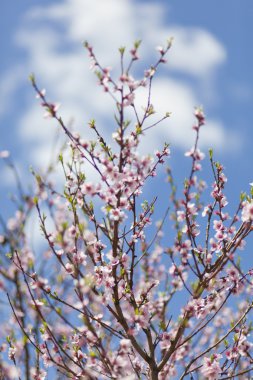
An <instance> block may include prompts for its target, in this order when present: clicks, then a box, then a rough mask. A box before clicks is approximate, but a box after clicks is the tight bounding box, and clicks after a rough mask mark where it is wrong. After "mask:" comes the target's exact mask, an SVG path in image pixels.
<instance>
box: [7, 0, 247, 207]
mask: <svg viewBox="0 0 253 380" xmlns="http://www.w3.org/2000/svg"><path fill="white" fill-rule="evenodd" d="M1 8H2V9H1V13H0V33H1V40H0V43H1V53H2V54H1V60H0V129H1V140H0V150H5V149H8V150H10V152H11V155H12V158H13V160H14V161H15V162H16V164H17V166H18V169H19V170H20V173H21V175H22V178H23V179H24V180H25V181H27V183H28V182H29V181H30V182H32V178H31V175H30V173H29V166H30V165H31V164H32V165H33V166H34V167H43V165H45V163H46V162H48V161H49V157H50V156H51V153H52V148H53V143H54V135H55V130H56V127H55V125H54V123H53V124H52V122H50V121H48V120H45V119H43V111H42V110H41V109H40V107H39V105H38V103H37V102H36V100H35V99H34V93H33V91H32V89H31V86H30V84H29V82H28V79H27V78H28V75H29V74H30V73H31V72H33V73H35V75H36V78H37V81H38V83H39V85H40V86H41V87H45V88H46V89H47V93H48V96H49V98H50V99H51V100H55V101H59V102H61V103H62V108H61V113H62V115H63V116H64V118H65V120H66V121H67V122H70V121H72V120H73V123H74V126H75V127H76V129H79V130H81V131H82V133H84V135H85V136H87V137H88V133H89V132H88V131H87V122H88V120H89V119H90V118H95V119H96V120H97V121H98V124H99V125H100V126H101V128H102V129H103V131H104V133H105V135H106V136H108V137H109V136H110V134H111V132H112V129H111V127H109V126H110V125H111V124H112V114H113V111H112V104H111V103H110V100H109V99H107V98H106V96H105V95H104V94H103V93H102V92H101V90H100V89H99V88H97V87H96V80H95V79H94V77H93V75H92V73H91V72H90V71H89V61H88V58H87V54H85V51H84V49H83V47H82V41H83V40H85V39H88V40H89V41H90V42H91V43H92V44H93V45H94V47H95V51H96V52H97V56H98V57H100V60H101V62H102V63H104V64H105V65H111V66H115V65H116V66H117V64H118V61H117V59H118V56H117V47H119V46H121V45H127V46H128V47H129V48H130V47H131V43H132V42H133V41H134V40H135V39H142V40H143V44H142V49H141V56H142V57H143V59H144V61H145V62H147V65H149V64H150V63H152V62H153V61H154V59H155V57H156V54H157V53H156V52H155V50H154V48H155V47H156V45H158V44H163V43H164V41H165V39H166V38H167V37H170V36H174V38H175V40H174V46H173V49H172V50H171V52H170V55H169V59H168V64H167V65H166V67H165V68H164V69H163V70H162V71H161V73H160V75H158V77H157V81H156V82H155V85H154V105H155V108H156V109H157V111H158V112H164V111H166V110H167V111H172V118H171V119H170V120H169V122H168V124H166V125H163V126H161V128H160V129H159V130H157V131H152V132H151V135H150V136H149V137H147V138H148V139H149V140H148V141H149V144H148V145H149V147H150V149H151V151H153V150H155V149H156V148H157V147H159V146H161V144H162V142H163V141H164V140H166V141H168V142H171V143H172V147H173V152H174V155H175V156H174V158H172V162H173V163H174V164H176V170H177V171H178V172H180V173H181V172H182V170H183V166H184V159H183V158H182V157H183V152H184V150H186V149H187V147H188V145H189V144H191V142H190V140H191V133H192V132H191V125H192V120H193V119H192V111H193V107H194V106H196V105H199V104H202V105H203V106H204V109H205V112H206V115H207V119H208V123H207V126H206V127H205V130H203V139H202V146H203V149H204V150H205V151H206V150H207V149H208V147H210V146H212V147H213V148H214V151H215V155H216V157H217V159H219V160H220V161H222V162H223V163H224V165H225V168H226V173H227V175H228V177H229V182H228V193H229V194H228V195H229V197H230V199H231V200H232V202H235V203H236V199H237V196H238V194H239V192H240V191H241V190H246V191H248V190H249V182H252V181H253V170H252V161H253V157H252V141H253V131H252V124H253V123H252V122H253V120H252V101H253V74H252V67H253V48H252V34H253V33H252V32H253V24H252V17H253V4H252V1H251V0H244V1H239V0H222V1H220V0H213V1H208V2H207V1H205V2H203V1H202V0H191V1H188V0H174V1H173V0H171V1H154V0H152V1H137V0H133V1H128V0H122V1H119V0H108V1H104V0H93V1H89V0H75V1H73V0H68V1H67V0H63V1H53V0H50V1H49V0H43V1H29V0H22V1H7V0H3V4H2V6H1ZM142 67H143V66H142ZM140 102H141V100H140ZM108 109H109V110H111V111H109V112H108ZM151 142H152V143H151ZM0 168H1V172H2V179H3V180H2V184H1V199H4V193H5V192H6V191H7V190H8V189H10V188H11V186H12V179H11V177H10V176H9V174H8V172H7V171H6V169H5V168H4V167H3V165H2V164H1V166H0ZM185 175H187V173H185V174H183V177H184V176H185ZM1 203H2V201H1ZM1 208H2V206H1ZM3 212H4V213H5V212H7V214H8V210H7V211H6V210H5V209H4V210H3Z"/></svg>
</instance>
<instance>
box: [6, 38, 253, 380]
mask: <svg viewBox="0 0 253 380" xmlns="http://www.w3.org/2000/svg"><path fill="white" fill-rule="evenodd" d="M171 44H172V40H168V41H167V43H166V46H165V47H158V49H157V50H158V59H157V61H156V62H155V64H153V65H151V66H150V67H149V68H148V69H147V70H146V71H145V72H144V75H143V77H142V78H141V79H135V78H134V77H133V76H132V69H133V67H134V65H135V64H136V63H137V61H138V60H139V46H140V41H137V42H136V43H135V44H134V46H133V48H132V49H131V50H130V54H129V55H128V54H127V52H126V49H125V48H123V47H122V48H120V49H119V54H120V73H119V74H118V75H115V77H114V76H113V75H112V73H111V69H110V68H107V67H103V66H102V65H101V64H100V62H99V61H98V60H97V58H96V56H95V54H94V51H93V48H92V46H90V45H89V43H85V47H86V49H87V51H88V54H89V56H90V59H91V63H92V65H91V66H92V69H93V71H94V73H95V75H96V76H97V78H98V82H99V85H100V86H101V87H102V88H103V90H104V91H105V92H106V93H107V94H108V95H109V96H110V97H111V98H112V99H113V102H114V104H115V116H114V119H113V118H112V124H114V125H116V128H115V130H114V132H113V134H112V139H111V141H107V139H106V138H105V137H104V136H103V134H101V132H100V130H101V128H99V126H97V124H96V121H95V120H91V121H90V123H89V127H90V128H91V129H92V131H93V133H94V140H93V141H87V140H86V139H85V138H84V137H83V136H81V135H79V134H78V133H77V132H74V131H72V130H71V129H70V128H68V127H67V126H66V124H65V122H64V120H63V119H62V117H61V116H60V111H59V105H58V104H56V103H53V102H51V101H49V100H48V97H47V94H46V91H45V90H41V89H40V87H39V86H38V85H37V82H36V80H35V77H34V76H33V75H32V76H31V78H30V79H31V83H32V86H33V88H34V90H35V91H36V94H37V98H38V99H39V101H40V103H41V105H42V107H43V108H44V110H45V113H46V116H49V117H51V118H53V119H55V121H56V122H57V124H58V125H59V126H60V128H61V129H62V130H63V132H64V133H65V134H66V136H67V139H68V152H66V151H64V152H62V153H60V154H59V163H60V165H61V167H62V172H63V175H64V185H63V186H62V189H61V190H60V191H59V190H57V186H55V185H53V183H52V181H51V179H50V176H49V175H48V173H44V174H39V173H36V172H35V171H34V172H33V175H34V178H35V181H36V185H35V187H34V189H33V190H32V191H30V192H27V191H24V189H23V185H22V182H21V181H20V180H19V178H18V174H17V172H16V171H15V166H14V165H13V163H12V161H11V158H10V157H9V155H8V152H6V151H3V152H2V153H1V157H2V159H3V160H5V162H6V164H7V165H9V166H11V167H12V169H13V170H14V173H15V175H16V178H17V184H18V191H17V196H16V198H15V203H16V205H17V211H16V213H15V215H14V216H13V217H12V218H10V219H9V220H7V221H6V222H5V221H4V220H1V226H2V232H1V235H0V243H1V266H0V275H1V277H0V286H1V294H2V296H1V299H2V305H1V311H2V321H3V322H2V326H1V356H0V374H1V375H0V378H1V379H26V380H31V379H34V380H43V379H73V380H77V379H83V380H84V379H87V380H95V379H97V380H100V379H115V380H118V379H125V380H134V379H150V380H151V379H152V380H158V379H159V380H166V379H210V380H212V379H213V380H214V379H223V380H225V379H235V378H238V379H250V378H251V374H252V370H253V358H252V351H253V350H252V345H253V342H252V337H251V330H252V322H251V318H252V311H251V309H252V292H253V286H252V275H253V269H251V267H250V263H245V264H243V265H242V264H241V262H240V257H241V250H242V249H243V248H244V246H245V244H246V237H247V236H248V235H249V233H250V232H251V230H252V221H253V200H252V194H253V192H252V191H251V194H249V195H247V194H245V193H242V194H241V195H240V199H239V202H237V204H234V205H233V207H234V213H233V214H231V215H230V214H229V213H228V211H227V209H226V207H227V205H228V201H227V199H226V196H225V187H226V182H227V178H226V176H225V174H224V169H223V166H222V165H221V164H220V163H219V162H216V161H215V159H214V157H213V151H212V150H211V149H210V150H209V152H208V155H209V163H210V165H209V166H210V171H211V172H212V178H210V181H209V183H206V182H205V181H204V180H203V179H201V174H200V173H201V168H202V167H201V163H202V160H203V159H204V158H205V154H204V153H203V152H201V151H200V149H199V137H200V135H201V130H202V128H205V116H204V112H203V110H202V109H201V108H200V107H198V108H196V109H195V111H194V114H195V124H194V125H193V127H192V128H193V133H194V134H195V143H194V146H193V147H192V148H190V150H189V151H188V152H186V153H185V156H186V157H187V158H186V160H188V162H189V167H190V171H189V173H185V176H186V178H187V179H186V180H185V181H184V183H183V185H182V189H181V190H180V188H179V190H178V189H177V186H176V183H175V180H174V174H173V173H174V172H175V171H176V170H177V168H174V169H173V170H172V168H171V167H170V166H169V156H170V146H169V145H168V144H167V143H166V144H164V146H163V147H161V148H160V150H157V151H156V152H155V153H154V154H152V152H150V153H149V154H144V155H141V154H140V144H141V142H142V140H143V138H144V135H147V134H148V133H149V130H150V129H151V128H156V127H157V124H159V123H161V122H162V121H164V120H166V119H167V118H169V116H170V113H169V112H168V113H166V114H165V115H160V117H159V116H158V117H157V115H156V114H155V109H154V106H153V104H152V93H151V90H152V83H153V80H155V79H154V78H155V76H156V74H157V71H158V68H159V66H160V65H162V64H164V63H165V62H166V55H167V54H168V52H169V50H170V48H171ZM142 87H145V88H146V90H147V99H146V106H145V107H144V109H143V110H142V111H140V110H139V109H138V108H137V107H136V104H135V101H136V97H135V96H136V93H137V92H138V90H139V89H140V88H142ZM130 112H131V115H132V117H131V119H129V115H130ZM112 114H113V111H112ZM154 120H155V121H154ZM189 127H190V126H189ZM87 168H88V169H87ZM159 170H160V172H163V173H165V175H164V178H165V179H166V181H167V197H166V199H167V200H168V202H167V204H165V205H164V204H163V207H161V206H158V205H159V197H162V196H163V195H164V194H159V183H157V179H158V177H157V178H156V174H157V172H158V171H159ZM91 173H92V174H91ZM159 178H160V177H159ZM159 181H160V179H159ZM147 184H150V186H151V185H152V191H153V197H151V198H149V199H146V198H147V197H146V195H145V191H146V189H147ZM251 189H252V187H251ZM149 197H150V192H149ZM34 210H36V213H37V218H38V220H39V223H40V229H41V233H42V235H43V237H44V241H45V246H43V248H41V252H39V253H38V252H35V251H34V249H33V247H32V246H31V244H30V239H29V235H28V233H27V229H26V225H27V223H28V221H29V218H30V215H31V214H32V212H33V211H34ZM49 221H50V222H49Z"/></svg>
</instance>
